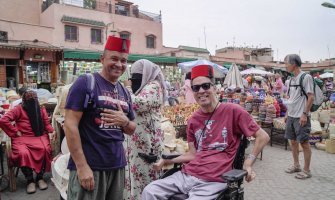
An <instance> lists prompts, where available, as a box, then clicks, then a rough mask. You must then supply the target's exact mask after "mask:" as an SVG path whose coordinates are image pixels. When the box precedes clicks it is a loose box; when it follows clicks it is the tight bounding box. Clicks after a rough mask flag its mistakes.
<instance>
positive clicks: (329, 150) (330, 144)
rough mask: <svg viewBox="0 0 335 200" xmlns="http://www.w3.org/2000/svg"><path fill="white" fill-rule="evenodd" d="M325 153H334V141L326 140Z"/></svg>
mask: <svg viewBox="0 0 335 200" xmlns="http://www.w3.org/2000/svg"><path fill="white" fill-rule="evenodd" d="M326 152H327V153H335V139H329V140H326Z"/></svg>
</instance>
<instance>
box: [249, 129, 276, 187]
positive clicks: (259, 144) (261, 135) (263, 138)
mask: <svg viewBox="0 0 335 200" xmlns="http://www.w3.org/2000/svg"><path fill="white" fill-rule="evenodd" d="M254 137H255V138H256V140H255V146H254V148H253V149H252V151H251V156H253V157H248V158H247V159H246V160H245V161H244V165H243V169H245V170H247V172H248V174H247V177H246V181H248V182H250V181H252V180H253V178H254V177H253V175H255V174H254V172H253V171H252V165H253V164H254V161H255V159H256V157H257V155H258V154H259V153H260V152H261V151H262V149H263V148H264V146H265V145H266V144H267V143H268V142H269V140H270V137H269V135H268V134H267V133H266V132H265V131H264V130H263V129H262V128H260V129H259V130H258V131H257V132H256V133H255V134H254Z"/></svg>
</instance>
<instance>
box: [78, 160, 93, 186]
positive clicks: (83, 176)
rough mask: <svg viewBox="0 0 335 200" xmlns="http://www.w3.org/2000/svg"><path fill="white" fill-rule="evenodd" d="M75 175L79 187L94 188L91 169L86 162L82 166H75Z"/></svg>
mask: <svg viewBox="0 0 335 200" xmlns="http://www.w3.org/2000/svg"><path fill="white" fill-rule="evenodd" d="M77 175H78V180H79V183H80V185H81V187H83V188H84V189H86V190H88V191H92V190H93V189H94V176H93V171H92V170H91V168H90V167H89V166H88V165H87V164H86V165H85V166H83V167H77Z"/></svg>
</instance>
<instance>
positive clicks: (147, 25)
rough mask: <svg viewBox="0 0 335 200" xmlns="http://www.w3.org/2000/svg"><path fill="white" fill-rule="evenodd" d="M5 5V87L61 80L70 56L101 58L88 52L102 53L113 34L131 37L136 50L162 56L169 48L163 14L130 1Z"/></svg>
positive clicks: (1, 42) (1, 28) (0, 26)
mask: <svg viewBox="0 0 335 200" xmlns="http://www.w3.org/2000/svg"><path fill="white" fill-rule="evenodd" d="M0 5H1V7H0V13H1V14H0V80H2V81H1V82H0V84H1V86H3V87H6V86H7V87H8V86H9V84H8V83H7V82H8V81H7V78H10V79H11V78H12V77H14V79H15V80H16V82H15V85H16V87H17V85H18V84H19V83H21V84H22V83H36V84H42V83H55V82H56V81H57V80H58V78H59V66H60V65H64V60H65V61H66V60H68V61H72V60H81V61H92V62H93V61H97V57H96V56H95V57H94V58H92V56H91V54H88V53H87V52H88V51H91V52H95V53H96V52H98V53H99V52H102V51H103V49H104V43H105V41H106V38H107V37H108V36H109V35H116V36H120V37H122V38H127V39H130V40H131V49H130V53H131V54H149V55H158V54H160V53H161V52H163V49H164V47H163V40H162V23H161V15H160V14H153V13H149V12H144V11H141V10H139V8H138V6H137V5H134V4H133V3H131V2H128V1H123V0H99V1H95V0H29V2H28V1H22V0H11V1H8V0H0ZM73 55H75V56H73ZM71 56H72V57H71ZM36 63H37V64H36ZM81 63H82V62H81ZM93 63H94V62H93ZM80 66H88V64H85V63H84V64H83V65H80ZM63 67H64V66H63ZM14 68H15V70H14ZM4 69H6V72H4ZM12 71H16V73H14V72H12ZM36 73H37V75H36V77H34V76H33V74H36ZM46 73H47V74H48V75H47V76H46V75H45V74H46ZM5 75H6V77H5ZM45 77H47V78H45Z"/></svg>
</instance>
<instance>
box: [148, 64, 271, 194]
mask: <svg viewBox="0 0 335 200" xmlns="http://www.w3.org/2000/svg"><path fill="white" fill-rule="evenodd" d="M213 75H214V71H213V68H212V67H211V66H208V65H200V66H196V67H194V68H193V69H192V74H191V80H192V81H191V85H192V90H193V93H194V98H195V100H196V101H197V103H198V104H199V105H200V109H199V110H198V111H196V112H195V113H194V114H193V115H192V117H191V118H190V119H189V120H188V124H187V140H188V145H189V152H187V153H185V154H183V155H180V156H179V157H176V158H173V159H171V160H168V159H161V160H160V161H159V162H158V163H156V164H155V167H156V170H160V169H162V167H163V166H164V165H166V164H176V163H185V164H184V165H183V167H182V170H181V171H178V172H176V173H174V174H172V175H171V176H168V177H166V178H163V179H160V180H156V181H154V182H152V183H150V184H149V185H148V186H146V187H145V189H144V191H143V193H142V199H143V200H154V199H158V200H163V199H171V198H173V196H175V195H176V194H184V195H185V194H186V195H187V196H184V197H183V198H182V199H202V200H203V199H204V200H205V199H215V198H217V197H218V195H219V194H220V192H221V191H223V190H225V188H227V183H226V180H223V179H222V178H221V177H222V175H223V174H224V173H225V172H228V171H230V170H231V169H232V168H233V162H234V158H235V154H236V152H237V149H238V147H239V145H240V142H241V140H240V138H241V136H242V135H244V136H246V137H250V136H253V137H255V138H256V140H255V146H254V148H253V150H252V153H251V154H250V155H249V156H248V157H247V159H246V160H245V162H244V166H243V168H244V170H246V172H247V175H246V181H248V182H249V181H251V180H252V179H253V178H254V177H255V173H254V172H253V170H252V165H253V163H254V161H255V159H256V156H257V155H258V153H259V152H260V151H261V150H262V149H263V147H264V146H265V145H266V144H267V142H268V141H269V136H268V134H267V133H266V132H265V131H264V130H263V129H261V128H260V127H259V126H258V125H257V124H256V122H255V121H254V120H253V118H252V117H251V116H250V115H249V114H248V113H247V112H246V111H244V109H243V108H242V107H240V106H239V105H235V104H229V103H227V104H221V103H219V102H218V98H216V95H215V91H216V88H215V86H214V84H213V83H214V80H213V79H214V76H213ZM238 176H240V175H238ZM242 177H243V176H242Z"/></svg>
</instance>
